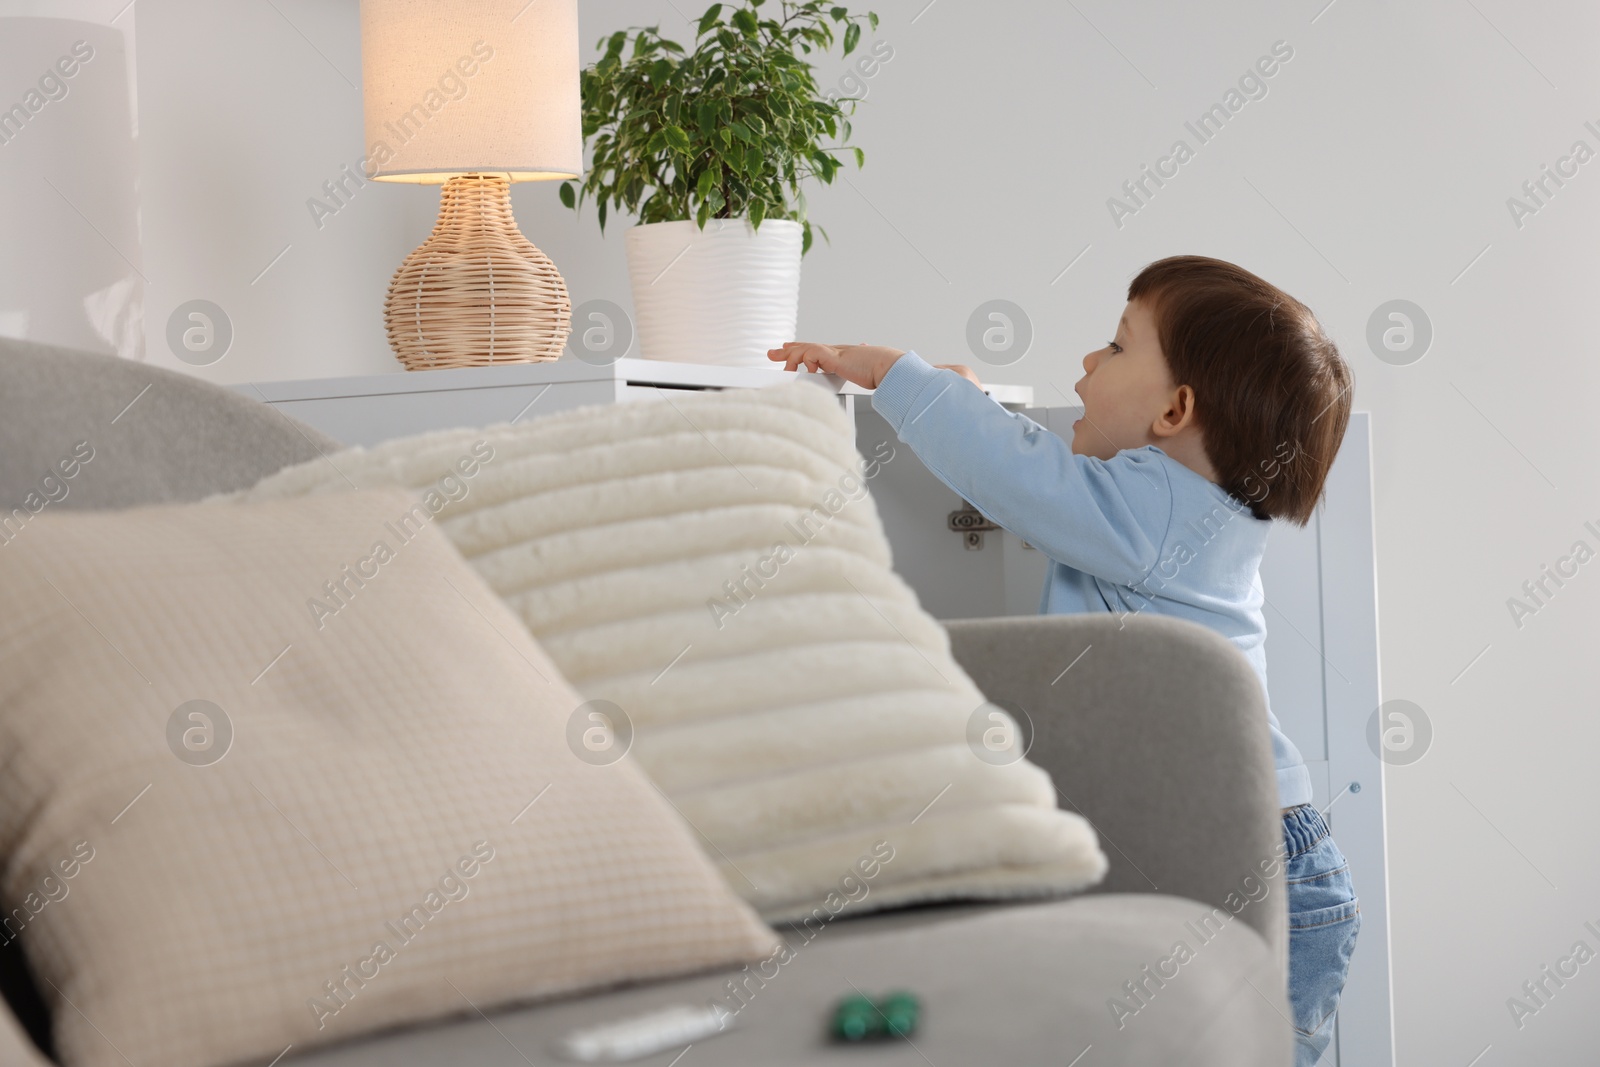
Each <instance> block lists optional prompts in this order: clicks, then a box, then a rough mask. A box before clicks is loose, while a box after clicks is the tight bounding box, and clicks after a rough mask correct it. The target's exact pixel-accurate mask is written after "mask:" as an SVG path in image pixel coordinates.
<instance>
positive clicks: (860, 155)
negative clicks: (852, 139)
mask: <svg viewBox="0 0 1600 1067" xmlns="http://www.w3.org/2000/svg"><path fill="white" fill-rule="evenodd" d="M850 151H852V152H854V153H855V154H856V169H857V170H860V169H861V168H862V167H864V166H866V165H867V154H866V153H865V152H863V151H862V150H861V149H859V148H856V147H853V146H852V147H851V149H850Z"/></svg>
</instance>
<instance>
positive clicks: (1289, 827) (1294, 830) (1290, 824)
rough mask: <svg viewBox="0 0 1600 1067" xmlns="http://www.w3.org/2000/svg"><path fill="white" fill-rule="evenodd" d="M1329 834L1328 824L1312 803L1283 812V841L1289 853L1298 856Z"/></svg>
mask: <svg viewBox="0 0 1600 1067" xmlns="http://www.w3.org/2000/svg"><path fill="white" fill-rule="evenodd" d="M1327 836H1328V824H1327V823H1326V822H1324V821H1323V819H1322V814H1321V812H1319V811H1317V809H1316V808H1314V807H1312V806H1311V805H1310V804H1300V805H1297V806H1295V807H1292V808H1290V809H1289V810H1288V811H1286V812H1284V813H1283V841H1284V844H1285V845H1286V846H1287V847H1288V849H1289V855H1291V856H1297V855H1299V854H1300V853H1302V852H1304V851H1306V850H1307V849H1309V848H1310V847H1311V846H1312V845H1315V844H1316V843H1317V842H1318V841H1321V840H1322V839H1323V838H1324V837H1327Z"/></svg>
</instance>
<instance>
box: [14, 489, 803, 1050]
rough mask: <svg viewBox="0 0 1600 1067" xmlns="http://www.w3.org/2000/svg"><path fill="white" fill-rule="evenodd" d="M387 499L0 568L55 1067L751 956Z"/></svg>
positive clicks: (36, 543)
mask: <svg viewBox="0 0 1600 1067" xmlns="http://www.w3.org/2000/svg"><path fill="white" fill-rule="evenodd" d="M412 502H413V494H411V493H409V492H407V491H405V490H402V489H386V490H380V491H375V492H370V493H345V494H341V495H340V496H337V497H334V496H326V497H316V498H311V499H304V500H283V501H269V502H265V503H260V504H250V505H243V506H240V507H232V508H222V507H208V506H203V505H187V506H172V507H153V508H139V509H134V510H129V511H106V512H76V513H74V512H61V513H54V512H52V513H48V514H44V515H41V516H39V517H37V518H35V519H34V520H33V521H32V522H31V523H29V525H28V528H27V529H26V530H25V531H24V532H23V533H22V535H21V536H18V537H16V538H14V539H13V540H12V541H11V543H10V544H7V545H6V546H4V548H0V604H4V605H5V610H4V611H3V612H0V764H3V766H4V773H3V774H0V856H3V857H4V861H5V862H4V867H3V877H0V895H3V897H4V904H5V919H6V922H5V927H6V933H7V935H8V936H12V935H14V936H15V937H16V938H17V939H18V941H19V943H20V945H21V947H22V949H23V950H24V951H25V952H26V953H27V957H28V960H29V963H30V964H31V965H32V967H33V970H34V973H35V974H36V975H37V977H38V978H39V987H40V990H41V992H42V993H43V995H44V997H45V1000H46V1002H47V1003H48V1004H49V1006H50V1008H51V1011H52V1017H53V1020H54V1026H55V1038H56V1047H57V1050H58V1051H59V1053H60V1054H61V1057H62V1060H63V1062H65V1063H67V1064H69V1065H71V1067H102V1065H104V1067H113V1065H125V1064H127V1063H129V1062H131V1063H135V1064H139V1065H140V1067H144V1065H150V1067H155V1065H160V1067H208V1065H212V1064H219V1063H234V1062H239V1061H245V1060H250V1061H253V1062H255V1063H261V1064H264V1063H267V1062H268V1061H269V1060H271V1059H273V1057H275V1056H277V1055H278V1054H279V1053H281V1052H283V1051H284V1050H285V1047H286V1046H288V1045H290V1044H292V1045H293V1046H294V1048H295V1049H296V1051H298V1050H300V1049H302V1048H304V1047H306V1046H308V1045H314V1044H319V1043H322V1042H327V1041H332V1040H339V1039H345V1038H350V1037H353V1036H355V1035H358V1034H361V1033H363V1032H364V1031H368V1030H371V1029H373V1028H375V1027H381V1026H387V1025H392V1024H395V1023H402V1022H411V1021H415V1020H419V1019H425V1018H428V1017H431V1016H438V1015H444V1014H454V1013H458V1012H459V1013H466V1014H471V1013H473V1011H474V1007H476V1008H481V1009H484V1010H488V1009H489V1008H490V1007H491V1006H496V1005H502V1004H506V1003H508V1002H511V1001H516V1000H524V999H529V998H535V997H542V996H546V995H549V994H553V993H557V992H562V991H567V990H575V989H583V988H588V987H594V986H599V985H605V984H610V983H614V982H618V981H622V980H627V979H642V978H650V977H655V976H660V975H667V974H677V973H682V972H687V971H696V970H702V969H706V968H711V967H715V966H718V965H723V964H729V963H737V962H739V961H742V960H753V959H757V958H759V957H762V956H765V955H766V954H768V953H769V952H770V951H771V949H772V947H773V946H774V945H775V944H776V941H775V938H774V935H773V934H772V932H771V931H770V930H768V929H766V928H765V927H764V926H762V925H761V923H760V922H759V921H758V920H757V919H756V916H755V915H754V913H753V912H752V911H751V909H750V907H749V905H748V904H746V903H745V902H744V901H742V900H740V899H739V898H738V897H737V896H735V895H734V894H732V893H730V892H729V891H728V888H727V886H726V885H725V884H724V883H723V880H722V879H721V878H720V877H718V873H717V871H716V870H715V869H713V867H712V865H711V864H710V863H709V862H707V860H706V857H705V854H704V853H703V852H702V851H701V849H700V848H699V847H698V845H697V842H696V840H695V838H694V836H693V834H692V833H691V832H690V831H689V830H688V828H687V827H686V826H685V825H684V824H683V822H682V820H681V819H679V817H678V816H677V815H676V814H674V812H673V811H672V809H671V808H670V807H669V806H668V805H667V803H666V802H665V801H664V800H663V799H662V798H661V797H660V795H659V793H658V792H657V791H656V789H655V788H654V787H653V786H652V785H651V784H650V782H649V781H648V780H647V779H646V778H645V776H644V775H643V774H641V773H640V772H639V771H638V769H637V768H636V767H633V766H631V765H630V764H628V763H625V762H624V763H618V764H614V765H611V766H605V767H597V766H593V765H591V764H590V763H588V762H586V761H583V760H581V759H580V758H579V757H578V755H577V753H576V752H575V751H574V750H573V749H571V748H570V747H569V746H568V744H567V729H568V724H569V722H570V721H571V720H572V718H573V715H574V713H575V712H577V711H578V710H579V708H580V706H581V705H582V703H583V698H582V697H581V696H580V695H579V694H578V693H576V692H575V691H573V689H572V688H571V687H570V686H569V685H568V684H567V683H566V681H565V680H564V679H563V678H562V677H561V675H560V673H559V671H558V670H557V668H556V667H555V665H554V664H552V663H551V662H550V660H549V658H548V657H547V656H546V655H545V654H544V653H543V652H542V651H541V650H540V648H539V646H538V645H537V643H535V642H534V641H533V640H532V639H531V638H530V637H529V636H528V634H527V631H526V630H525V629H524V628H523V627H522V626H521V624H520V623H519V622H518V621H517V619H516V617H515V616H514V615H512V614H511V613H510V612H509V611H508V610H506V607H505V605H504V604H503V603H502V602H501V601H500V600H499V599H498V598H497V597H495V595H494V594H493V593H492V592H491V591H490V590H489V589H487V588H486V587H485V586H484V585H483V582H482V581H481V580H480V579H479V578H478V576H477V575H476V574H474V573H473V571H472V570H471V568H469V567H468V566H467V565H466V564H465V563H464V562H462V560H461V558H460V556H459V554H458V553H457V552H456V551H455V549H453V548H452V547H451V546H450V544H449V542H448V541H447V540H445V538H444V537H443V536H442V535H441V534H440V533H439V532H438V531H437V530H434V529H432V528H429V527H427V526H423V527H420V528H418V529H417V530H415V531H413V532H412V533H411V534H409V535H408V536H406V537H405V538H401V537H399V536H397V534H396V533H395V531H394V527H393V524H394V523H396V522H397V521H403V520H401V517H402V516H403V515H404V514H405V513H406V511H407V509H408V508H409V507H410V506H411V504H412ZM380 544H381V545H382V546H383V549H384V550H380V549H379V547H378V546H379V545H380ZM330 587H341V588H343V589H344V590H345V591H346V599H345V602H344V603H343V605H342V606H341V607H340V608H339V610H338V611H337V613H336V614H334V615H332V616H331V617H321V618H319V617H318V616H317V615H316V614H314V613H313V612H311V611H309V610H308V608H307V603H308V601H310V600H312V599H314V598H318V597H326V596H328V593H327V590H328V589H329V588H330ZM11 951H16V948H15V947H12V948H11Z"/></svg>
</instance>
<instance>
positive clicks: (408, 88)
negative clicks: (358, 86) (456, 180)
mask: <svg viewBox="0 0 1600 1067" xmlns="http://www.w3.org/2000/svg"><path fill="white" fill-rule="evenodd" d="M361 80H362V97H363V104H364V107H365V112H366V150H367V159H366V162H365V167H366V171H367V174H368V176H369V177H373V178H377V179H379V180H381V181H394V182H419V183H424V184H440V183H442V182H444V181H447V180H448V179H450V178H451V177H454V176H456V175H460V174H499V175H502V176H505V177H507V178H508V179H509V180H510V181H537V180H540V179H547V178H572V177H576V176H578V175H579V174H580V173H581V172H582V170H583V126H582V105H581V101H580V99H579V89H578V4H577V0H361Z"/></svg>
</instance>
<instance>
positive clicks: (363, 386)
mask: <svg viewBox="0 0 1600 1067" xmlns="http://www.w3.org/2000/svg"><path fill="white" fill-rule="evenodd" d="M793 373H795V372H790V371H785V370H784V369H783V368H782V367H780V366H779V365H778V364H776V363H774V364H772V365H771V366H770V367H765V366H759V365H757V366H718V365H714V364H705V363H673V362H669V361H667V360H661V359H637V358H623V359H618V360H614V361H612V362H610V363H607V364H603V365H597V364H592V363H588V362H585V361H583V360H580V359H576V358H574V357H572V356H562V357H561V358H560V359H556V360H548V361H546V362H543V363H506V364H502V365H499V366H489V367H452V368H448V369H445V370H423V371H404V370H399V369H396V370H395V371H394V372H393V373H389V374H367V375H362V376H360V377H353V378H305V379H300V380H298V381H283V382H254V383H250V384H248V385H244V386H241V388H245V389H249V390H250V391H251V393H252V394H255V393H256V391H258V390H259V395H260V396H262V397H264V398H265V399H266V400H267V401H268V402H282V401H293V400H327V399H332V398H335V397H350V396H381V395H386V394H394V393H430V392H449V391H454V390H457V389H494V388H500V387H503V386H516V385H543V384H546V383H573V382H607V381H609V382H617V383H621V384H627V385H639V386H651V385H671V386H678V387H680V388H691V389H692V388H709V389H729V388H733V389H741V388H742V389H758V388H761V387H763V386H767V385H773V384H775V383H777V382H779V381H781V380H782V378H781V377H780V376H781V375H785V374H793ZM808 377H811V378H813V379H814V380H815V383H816V384H817V385H818V386H820V387H821V388H824V389H828V390H830V391H832V392H835V393H839V394H843V395H855V396H870V395H871V393H872V390H871V389H863V388H862V387H861V386H859V385H856V384H854V383H852V382H847V381H845V380H844V379H843V378H840V377H838V376H837V375H833V374H808ZM983 389H984V392H986V393H988V394H989V395H990V396H992V397H994V399H995V400H997V401H999V402H1000V403H1002V404H1018V405H1028V404H1032V403H1033V386H1031V385H999V384H985V385H984V387H983Z"/></svg>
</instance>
